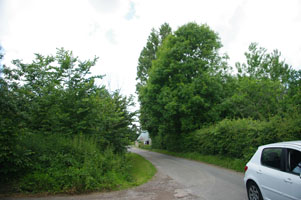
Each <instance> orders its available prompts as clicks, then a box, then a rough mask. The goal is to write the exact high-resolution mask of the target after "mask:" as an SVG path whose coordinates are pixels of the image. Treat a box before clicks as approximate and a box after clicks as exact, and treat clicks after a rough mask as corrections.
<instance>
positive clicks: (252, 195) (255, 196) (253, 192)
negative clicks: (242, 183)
mask: <svg viewBox="0 0 301 200" xmlns="http://www.w3.org/2000/svg"><path fill="white" fill-rule="evenodd" d="M248 198H249V200H263V198H262V195H261V192H260V190H259V188H258V186H257V185H256V184H255V183H253V182H250V183H249V184H248Z"/></svg>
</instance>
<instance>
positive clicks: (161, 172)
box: [0, 148, 247, 200]
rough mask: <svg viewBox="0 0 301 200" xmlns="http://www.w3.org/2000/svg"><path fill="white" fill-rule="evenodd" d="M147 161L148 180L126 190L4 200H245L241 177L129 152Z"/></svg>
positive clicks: (192, 163)
mask: <svg viewBox="0 0 301 200" xmlns="http://www.w3.org/2000/svg"><path fill="white" fill-rule="evenodd" d="M130 151H131V152H133V153H137V154H140V155H141V156H143V157H145V158H146V159H148V160H149V161H151V162H152V163H153V164H154V165H155V167H156V168H157V170H158V172H157V174H156V175H155V176H154V178H153V179H152V180H150V181H149V182H148V183H146V184H143V185H141V186H139V187H136V188H131V189H128V190H122V191H115V192H106V193H92V194H84V195H74V196H70V195H55V196H47V197H24V196H23V197H7V198H1V197H0V199H5V200H14V199H17V200H20V199H26V200H38V199H39V200H247V194H246V190H245V187H244V184H243V174H242V173H237V172H233V171H231V170H227V169H223V168H220V167H215V166H212V165H208V164H204V163H200V162H196V161H190V160H186V159H182V158H176V157H173V156H168V155H164V154H160V153H155V152H150V151H145V150H141V149H137V148H131V149H130Z"/></svg>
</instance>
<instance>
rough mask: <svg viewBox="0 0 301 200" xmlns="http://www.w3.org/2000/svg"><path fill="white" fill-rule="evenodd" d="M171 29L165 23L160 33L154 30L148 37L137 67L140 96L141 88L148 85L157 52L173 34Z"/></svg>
mask: <svg viewBox="0 0 301 200" xmlns="http://www.w3.org/2000/svg"><path fill="white" fill-rule="evenodd" d="M171 32H172V30H171V27H170V26H169V25H168V24H167V23H164V24H162V25H161V27H160V29H159V31H157V30H155V29H152V31H151V33H150V35H149V36H148V39H147V42H146V45H145V47H144V48H143V49H142V51H141V53H140V56H139V59H138V66H137V77H136V80H137V81H138V83H137V85H136V91H137V92H138V94H139V88H140V87H141V86H144V85H145V84H146V81H147V80H148V77H149V70H150V68H151V67H152V61H153V60H155V59H156V52H157V50H158V48H159V47H160V46H161V45H162V43H163V41H164V40H165V38H166V37H167V36H168V35H169V34H171Z"/></svg>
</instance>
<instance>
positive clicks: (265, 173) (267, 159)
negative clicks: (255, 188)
mask: <svg viewBox="0 0 301 200" xmlns="http://www.w3.org/2000/svg"><path fill="white" fill-rule="evenodd" d="M284 153H285V152H284V149H283V148H274V147H273V148H265V149H263V151H262V154H261V166H260V168H259V170H258V171H257V173H258V175H259V176H258V177H259V184H260V186H261V189H262V194H263V196H264V198H265V199H268V200H292V198H291V197H290V196H288V195H286V194H287V193H289V192H287V191H288V190H290V188H289V187H290V185H289V184H288V183H286V182H285V181H284V180H285V179H287V178H288V177H287V172H285V168H284Z"/></svg>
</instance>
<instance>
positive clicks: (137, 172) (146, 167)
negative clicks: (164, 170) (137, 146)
mask: <svg viewBox="0 0 301 200" xmlns="http://www.w3.org/2000/svg"><path fill="white" fill-rule="evenodd" d="M128 156H129V159H130V161H129V163H130V166H131V167H130V169H129V175H130V176H131V177H132V178H133V180H132V181H131V182H130V183H129V184H128V185H126V184H125V186H126V187H131V186H138V185H141V184H143V183H146V182H147V181H149V180H150V179H151V178H152V177H153V176H154V175H155V174H156V172H157V169H156V168H155V167H154V165H153V164H152V163H151V162H149V161H148V160H146V159H145V158H143V157H142V156H140V155H138V154H135V153H130V154H129V155H128Z"/></svg>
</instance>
